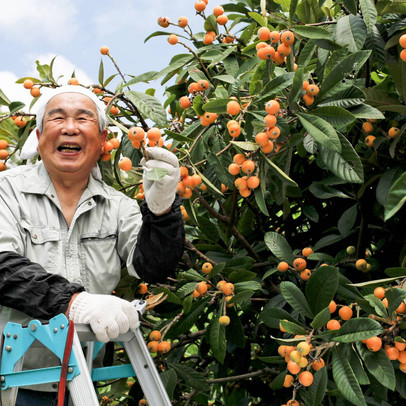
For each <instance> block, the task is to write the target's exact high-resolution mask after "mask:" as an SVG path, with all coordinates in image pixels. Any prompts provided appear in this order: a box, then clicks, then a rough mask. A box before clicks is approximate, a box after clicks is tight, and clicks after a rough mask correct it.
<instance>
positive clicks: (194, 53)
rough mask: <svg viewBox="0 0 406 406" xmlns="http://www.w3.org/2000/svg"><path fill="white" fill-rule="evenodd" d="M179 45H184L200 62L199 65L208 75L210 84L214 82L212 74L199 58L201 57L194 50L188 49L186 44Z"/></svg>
mask: <svg viewBox="0 0 406 406" xmlns="http://www.w3.org/2000/svg"><path fill="white" fill-rule="evenodd" d="M178 44H181V45H183V46H184V47H185V48H186V49H187V50H188V51H189V52H190V53H191V54H192V55H193V56H194V57H195V58H196V59H197V61H198V62H199V65H200V66H201V68H202V69H203V71H204V73H205V74H206V77H207V79H209V80H210V82H213V78H212V77H211V75H210V72H209V71H208V70H207V68H206V66H205V65H204V63H203V61H202V60H201V59H200V58H199V56H198V55H197V54H196V52H194V51H193V49H192V48H190V47H188V46H187V45H186V44H184V43H183V42H178Z"/></svg>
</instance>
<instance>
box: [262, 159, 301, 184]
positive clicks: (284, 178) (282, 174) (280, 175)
mask: <svg viewBox="0 0 406 406" xmlns="http://www.w3.org/2000/svg"><path fill="white" fill-rule="evenodd" d="M261 155H262V156H263V157H264V158H265V160H266V162H267V163H268V164H269V165H270V169H271V171H272V172H273V173H274V174H275V175H276V176H277V177H278V178H279V179H280V180H281V181H282V182H284V183H286V184H287V185H288V186H293V187H298V184H297V183H296V182H295V181H294V180H293V179H291V178H290V177H289V176H288V175H287V174H286V173H285V172H283V171H282V169H280V168H279V166H277V165H276V164H274V163H273V161H272V160H271V159H270V158H268V157H267V156H266V155H265V154H263V153H262V152H261Z"/></svg>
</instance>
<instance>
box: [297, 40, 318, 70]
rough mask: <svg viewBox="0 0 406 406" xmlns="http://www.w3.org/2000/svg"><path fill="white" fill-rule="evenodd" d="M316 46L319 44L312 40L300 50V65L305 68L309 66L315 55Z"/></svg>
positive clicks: (298, 62)
mask: <svg viewBox="0 0 406 406" xmlns="http://www.w3.org/2000/svg"><path fill="white" fill-rule="evenodd" d="M316 48H317V45H316V44H315V43H314V42H313V41H312V40H310V41H307V42H306V44H305V45H304V47H303V49H302V50H301V51H300V54H299V58H298V61H297V64H298V66H302V67H303V68H305V67H307V65H308V64H309V62H310V61H311V59H312V57H313V55H314V52H315V50H316Z"/></svg>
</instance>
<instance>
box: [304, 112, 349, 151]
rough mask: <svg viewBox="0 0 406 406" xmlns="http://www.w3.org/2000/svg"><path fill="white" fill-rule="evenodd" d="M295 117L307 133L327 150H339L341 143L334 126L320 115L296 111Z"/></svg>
mask: <svg viewBox="0 0 406 406" xmlns="http://www.w3.org/2000/svg"><path fill="white" fill-rule="evenodd" d="M297 117H298V119H299V121H300V123H301V124H302V125H303V127H304V128H305V129H306V131H307V132H308V133H309V135H310V136H311V137H312V138H314V139H315V141H316V142H317V143H319V144H320V145H321V146H322V147H324V148H326V149H327V150H331V151H335V152H338V153H340V152H341V143H340V140H339V138H338V135H337V132H336V130H335V129H334V127H333V126H332V125H331V124H329V123H328V122H327V121H325V120H323V119H322V118H320V117H317V116H312V115H311V114H306V113H298V114H297Z"/></svg>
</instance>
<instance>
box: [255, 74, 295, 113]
mask: <svg viewBox="0 0 406 406" xmlns="http://www.w3.org/2000/svg"><path fill="white" fill-rule="evenodd" d="M294 76H295V72H288V73H284V74H282V75H280V76H277V77H276V78H274V79H272V80H271V81H270V82H268V83H267V84H266V86H265V87H264V90H263V91H262V96H261V97H260V98H259V99H258V100H257V103H264V104H265V103H266V102H267V101H268V100H269V99H271V98H274V97H275V95H276V94H278V93H279V92H280V91H281V90H284V89H286V88H287V87H289V86H290V85H291V84H292V83H293V77H294ZM261 108H263V106H261Z"/></svg>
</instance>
